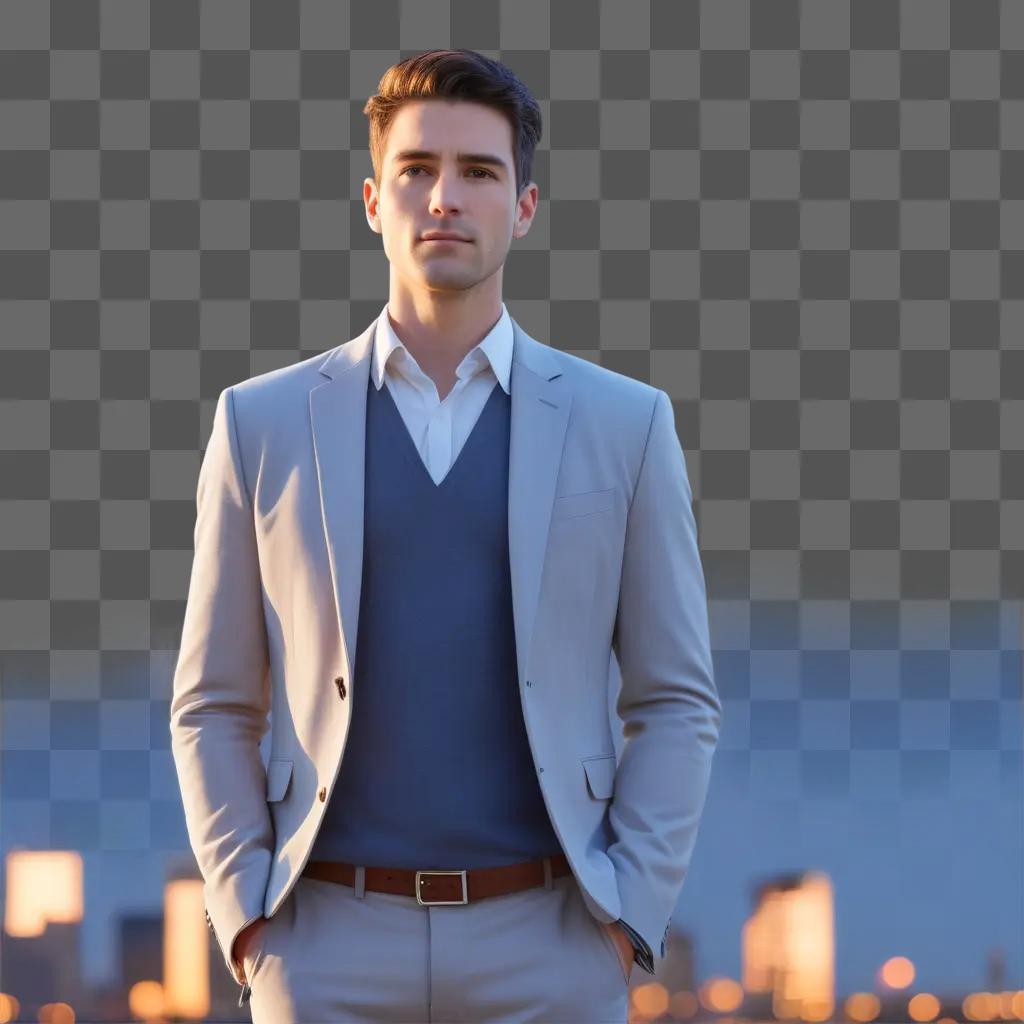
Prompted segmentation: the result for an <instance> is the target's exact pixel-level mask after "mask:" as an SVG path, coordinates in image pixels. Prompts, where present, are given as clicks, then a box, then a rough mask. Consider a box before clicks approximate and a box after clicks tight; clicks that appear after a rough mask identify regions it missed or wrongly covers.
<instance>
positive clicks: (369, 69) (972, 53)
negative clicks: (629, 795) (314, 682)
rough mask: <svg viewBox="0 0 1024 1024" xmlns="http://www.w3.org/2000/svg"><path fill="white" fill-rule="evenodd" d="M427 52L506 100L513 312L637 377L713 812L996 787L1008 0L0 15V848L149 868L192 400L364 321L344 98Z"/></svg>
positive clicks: (180, 599)
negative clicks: (695, 601) (142, 856)
mask: <svg viewBox="0 0 1024 1024" xmlns="http://www.w3.org/2000/svg"><path fill="white" fill-rule="evenodd" d="M581 12H582V13H583V14H588V13H589V16H582V17H581ZM443 46H466V47H470V48H473V49H477V50H481V51H482V52H485V53H487V54H489V55H491V56H495V57H499V58H500V59H502V60H504V61H506V62H507V63H509V64H510V65H511V66H512V67H513V69H514V70H515V71H516V72H517V73H518V74H519V75H520V76H521V77H522V78H523V79H524V80H525V81H526V83H527V84H528V85H529V87H530V88H531V90H532V91H533V92H534V94H535V95H536V97H537V98H538V100H539V101H540V103H541V107H542V110H543V116H544V135H543V138H542V141H541V143H540V146H539V148H538V150H537V153H536V156H535V161H534V167H533V178H534V180H535V181H537V183H538V185H539V186H540V196H541V201H540V207H539V210H538V213H537V217H536V219H535V221H534V224H533V226H532V228H531V230H530V232H529V234H528V235H527V236H526V237H525V238H523V239H519V240H516V241H515V242H514V245H513V249H512V252H511V253H510V256H509V259H508V262H507V264H506V268H505V274H504V296H505V300H506V303H507V305H508V307H509V309H510V311H511V312H512V314H513V316H515V317H516V318H517V319H518V320H519V321H520V323H522V324H523V325H524V327H526V329H527V330H528V331H529V332H530V333H531V334H533V335H534V336H535V337H538V338H539V339H541V340H544V341H548V342H550V343H551V344H552V345H554V346H555V347H557V348H562V349H567V350H570V351H572V352H574V353H575V354H577V355H582V356H584V357H585V358H589V359H594V360H597V361H600V362H601V363H602V364H603V365H605V366H608V367H611V368H612V369H614V370H617V371H619V372H621V373H624V374H627V375H630V376H633V377H637V378H640V379H643V380H647V381H650V382H652V383H654V384H655V385H656V386H658V387H660V388H663V389H664V390H666V391H667V392H668V393H669V394H670V395H671V396H672V398H673V400H674V403H675V410H676V416H677V424H678V429H679V434H680V439H681V441H682V443H683V446H684V449H685V451H686V458H687V464H688V467H689V472H690V479H691V483H692V485H693V491H694V497H695V511H696V514H697V518H698V523H699V528H700V541H701V549H702V553H703V559H704V567H705V572H706V577H707V585H708V597H709V610H710V616H711V628H712V640H713V646H714V651H715V668H716V680H717V683H718V686H719V689H720V691H721V694H722V697H723V703H724V717H723V733H722V737H721V742H720V745H719V750H718V753H717V755H716V757H717V762H716V778H715V780H714V783H713V785H714V787H715V788H717V789H718V790H719V792H718V795H717V796H716V794H715V793H714V792H713V793H712V796H711V800H712V801H714V800H716V799H723V798H725V797H727V796H729V795H730V794H732V795H734V796H738V797H742V798H748V799H750V800H751V801H752V807H753V808H754V811H753V812H752V813H754V814H755V815H756V814H757V813H758V812H757V808H758V807H767V806H770V807H771V809H772V810H771V813H772V815H773V816H774V819H773V820H774V822H775V823H776V827H777V825H778V821H779V818H778V814H779V810H778V808H779V806H780V805H781V804H783V803H786V802H795V801H801V802H806V803H805V805H806V806H811V805H813V802H814V801H819V802H820V805H821V806H831V807H834V806H838V805H841V804H842V803H843V802H844V801H857V800H859V799H861V800H865V801H871V800H876V799H878V798H880V797H881V798H884V802H881V801H880V802H879V804H878V806H879V807H882V808H884V810H881V811H879V812H878V816H876V817H874V818H872V819H871V822H872V824H873V825H874V826H877V827H880V828H882V829H884V828H885V826H886V822H888V823H890V824H891V823H896V822H898V821H900V820H901V819H902V820H909V819H908V818H907V816H908V815H909V816H911V817H912V816H913V813H914V808H915V807H916V806H917V804H916V802H917V801H922V800H923V801H929V800H935V799H936V798H937V799H938V800H940V801H946V800H949V801H955V800H956V799H957V798H958V797H959V798H964V799H967V798H973V797H975V796H977V797H978V798H980V799H986V800H988V799H992V800H1011V801H1018V798H1019V794H1020V787H1021V736H1020V714H1019V712H1020V682H1021V677H1020V667H1021V666H1020V653H1019V652H1020V640H1021V630H1020V623H1021V605H1020V601H1021V598H1022V597H1024V331H1022V323H1024V303H1022V300H1024V4H1021V3H1018V2H1015V0H1005V2H1002V3H999V2H996V0H967V2H959V0H958V2H949V0H947V2H943V0H903V2H895V0H856V2H855V3H850V2H847V0H814V2H813V3H800V2H798V0H757V2H739V0H715V2H707V3H698V2H687V0H651V2H649V3H645V2H641V0H629V2H626V0H622V2H600V3H598V2H593V3H589V2H588V3H582V4H578V3H553V2H552V3H548V2H541V0H515V2H514V3H513V2H509V3H496V2H483V0H472V2H467V0H450V2H436V0H435V2H432V0H423V2H416V3H399V2H397V0H374V2H372V3H369V2H368V3H342V2H335V0H315V2H314V0H302V2H299V3H277V2H268V0H254V2H252V3H250V2H249V0H245V2H241V0H211V2H204V3H203V4H202V5H200V4H199V3H197V0H151V2H148V3H146V2H138V0H102V2H97V0H52V2H50V3H49V4H47V3H46V2H42V0H5V2H4V3H3V4H0V47H3V50H2V52H0V499H2V500H0V652H2V653H0V686H2V698H3V703H2V712H3V714H2V752H0V767H2V780H0V781H2V790H0V795H2V816H3V828H2V843H3V848H4V849H5V850H6V849H9V848H11V847H12V846H18V845H24V846H32V847H43V848H45V847H51V846H52V847H61V848H67V847H71V848H75V849H78V850H81V851H83V852H89V851H125V850H146V851H154V852H156V851H167V852H169V853H170V852H175V851H177V852H181V851H187V837H186V833H185V828H184V818H183V813H182V809H181V801H180V793H179V791H178V788H177V781H176V778H175V773H174V766H173V763H172V760H171V757H170V752H169V735H168V703H169V697H170V687H171V678H172V674H173V669H174V664H175V659H176V654H177V645H178V641H179V637H180V627H181V622H182V616H183V613H184V601H185V595H186V592H187V586H188V576H189V571H190V567H191V562H192V527H193V523H194V514H195V505H194V499H195V484H196V475H197V472H198V468H199V463H200V458H201V454H202V448H203V446H204V445H205V443H206V440H207V438H208V435H209V430H210V425H211V421H212V415H213V410H214V405H215V402H216V398H217V395H218V393H219V392H220V390H221V389H222V388H224V387H226V386H227V385H229V384H231V383H234V382H236V381H240V380H242V379H244V378H247V377H250V376H252V375H254V374H257V373H261V372H263V371H265V370H269V369H272V368H274V367H278V366H282V365H286V364H290V363H293V362H295V361H297V360H299V359H303V358H306V357H307V356H310V355H313V354H316V353H318V352H325V351H326V350H328V349H330V348H331V347H333V346H335V345H338V344H340V343H342V342H344V341H346V340H348V339H349V338H350V337H352V336H354V335H355V334H357V333H359V332H360V331H361V330H363V328H364V327H365V326H366V325H367V324H368V323H369V321H370V319H371V318H372V317H373V316H375V315H376V314H377V312H379V310H380V307H381V305H382V303H383V302H384V301H385V300H386V298H387V286H388V265H387V262H386V258H385V256H384V253H383V250H382V247H381V240H380V236H378V235H375V234H374V233H373V232H372V231H371V230H370V228H369V227H368V225H367V223H366V219H365V215H364V210H363V202H362V182H363V179H364V178H365V177H366V176H367V175H369V174H371V173H372V169H371V164H370V160H369V154H368V151H367V122H366V118H365V116H364V115H363V114H362V107H363V104H364V103H365V100H366V97H367V96H368V95H369V94H371V93H372V92H373V91H375V87H376V83H377V81H378V79H379V76H380V74H381V73H382V72H383V70H384V69H385V68H386V67H387V66H388V65H390V64H392V63H393V62H395V61H397V60H399V59H401V58H403V57H406V56H409V55H411V54H412V53H415V52H419V51H421V50H425V49H430V48H433V47H443ZM227 640H228V638H226V642H227ZM979 778H981V779H982V780H984V782H983V784H982V785H981V786H980V787H979V786H978V785H977V780H978V779H979ZM769 802H770V803H769ZM790 806H792V804H790ZM815 806H817V805H815ZM766 813H767V812H766ZM820 820H821V819H820V817H818V818H817V819H816V820H815V821H813V822H810V823H808V821H807V819H806V818H804V819H794V820H793V821H792V822H788V824H791V825H792V827H793V828H794V829H800V828H801V827H804V826H806V827H811V826H812V825H813V826H814V827H818V826H819V825H820ZM750 826H751V827H752V828H755V829H756V828H757V827H758V825H757V823H756V822H753V821H752V822H750ZM993 838H994V841H995V842H996V843H1000V844H1003V847H1004V848H1005V843H1006V842H1007V841H1009V842H1011V843H1018V842H1019V839H1020V824H1019V814H1018V815H1014V816H1012V817H1004V818H1003V819H1002V824H1000V825H999V826H998V830H997V833H996V835H995V836H994V837H993ZM1011 848H1012V849H1016V848H1017V847H1015V846H1014V847H1011ZM698 855H699V850H698ZM932 881H933V882H934V881H935V879H934V878H932ZM1011 905H1012V904H1011ZM1018 906H1019V903H1018ZM1018 927H1019V925H1018Z"/></svg>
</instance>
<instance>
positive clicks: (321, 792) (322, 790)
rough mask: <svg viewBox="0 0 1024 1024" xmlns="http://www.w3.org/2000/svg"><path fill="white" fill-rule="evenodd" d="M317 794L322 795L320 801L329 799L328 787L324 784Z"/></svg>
mask: <svg viewBox="0 0 1024 1024" xmlns="http://www.w3.org/2000/svg"><path fill="white" fill-rule="evenodd" d="M317 795H318V796H319V797H320V803H323V802H324V801H325V800H326V799H327V787H326V786H324V787H323V788H322V789H321V790H320V792H319V793H318V794H317Z"/></svg>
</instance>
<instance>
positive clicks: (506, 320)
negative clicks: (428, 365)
mask: <svg viewBox="0 0 1024 1024" xmlns="http://www.w3.org/2000/svg"><path fill="white" fill-rule="evenodd" d="M512 341H513V334H512V319H511V317H510V316H509V313H508V310H507V309H506V308H505V303H504V302H503V303H502V304H501V316H500V317H498V320H497V322H496V323H495V324H494V326H493V327H492V328H491V329H490V330H489V331H488V332H487V334H486V335H485V336H484V337H483V339H482V340H481V341H480V342H479V344H477V345H476V346H475V347H474V348H472V349H471V350H470V351H469V352H467V353H466V355H465V357H464V358H463V360H462V362H460V363H459V365H458V367H457V369H456V370H455V373H456V376H457V377H458V380H457V381H456V383H455V386H454V387H453V388H452V389H451V391H449V392H448V394H447V395H445V397H444V401H441V397H440V394H439V393H438V390H437V385H436V384H435V383H434V381H433V379H432V378H431V377H429V376H428V375H427V374H426V373H424V372H423V370H422V369H420V365H419V363H417V362H416V359H415V358H414V357H413V354H412V353H411V352H410V351H409V350H408V349H407V348H406V347H405V345H403V344H402V342H401V340H400V339H399V337H398V335H397V334H395V329H394V328H393V327H392V326H391V318H390V317H389V316H388V305H387V303H385V304H384V308H383V309H382V310H381V311H380V316H379V317H378V318H377V329H376V331H375V332H374V339H373V360H372V362H371V365H370V372H371V373H372V375H373V383H374V385H375V386H376V388H377V390H378V391H379V390H380V388H381V384H382V383H383V382H384V381H386V382H387V386H388V390H389V391H390V392H391V396H392V397H393V398H394V400H395V405H396V406H397V407H398V411H399V412H400V413H401V415H402V419H403V420H404V421H405V426H406V429H407V430H408V431H409V436H410V437H411V438H412V440H413V442H414V443H415V445H416V448H417V450H418V451H419V453H420V458H421V459H422V460H423V464H424V465H425V466H426V467H427V472H428V473H429V474H430V476H431V478H432V479H433V481H434V483H435V484H439V483H440V482H441V481H442V480H443V479H444V478H445V477H446V476H447V475H448V470H450V469H451V468H452V465H453V464H454V463H455V460H456V459H457V458H458V457H459V452H461V451H462V446H463V445H464V444H465V443H466V438H467V437H469V435H470V433H471V432H472V430H473V427H474V425H475V424H476V421H477V419H478V418H479V416H480V413H481V412H482V411H483V407H484V405H486V403H487V399H488V398H489V397H490V394H491V391H492V390H493V388H494V383H495V380H497V382H498V384H500V385H501V386H502V387H503V388H504V389H505V393H506V394H511V391H510V390H509V382H510V379H511V376H512Z"/></svg>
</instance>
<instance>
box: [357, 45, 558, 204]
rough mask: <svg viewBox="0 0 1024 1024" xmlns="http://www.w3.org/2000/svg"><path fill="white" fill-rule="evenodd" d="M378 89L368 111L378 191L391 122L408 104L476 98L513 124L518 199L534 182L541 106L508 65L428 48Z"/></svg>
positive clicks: (387, 73)
mask: <svg viewBox="0 0 1024 1024" xmlns="http://www.w3.org/2000/svg"><path fill="white" fill-rule="evenodd" d="M377 90H378V91H377V94H376V95H374V96H371V97H370V98H369V100H367V102H366V106H365V107H363V113H364V114H366V116H367V117H368V118H369V119H370V159H371V161H372V162H373V177H374V181H375V182H376V185H377V188H378V189H379V188H380V179H381V169H382V164H383V162H384V147H385V143H386V142H387V135H388V129H389V128H390V127H391V122H392V120H393V119H394V116H395V114H396V113H397V111H398V108H399V107H400V106H401V105H402V104H403V103H406V102H408V101H409V100H422V99H452V100H470V101H472V102H475V103H483V104H485V105H486V106H489V107H494V108H495V109H496V110H498V111H500V112H501V113H502V114H504V115H505V117H506V118H508V121H509V124H511V126H512V151H513V156H514V158H515V171H516V196H517V197H518V196H519V195H520V194H521V193H522V191H523V189H524V188H525V187H526V185H527V184H529V182H530V180H531V179H530V172H531V168H532V166H533V151H534V150H535V149H536V148H537V143H538V142H539V141H540V133H541V115H540V106H539V105H538V103H537V101H536V100H535V99H534V98H533V96H532V95H531V93H530V90H529V89H527V87H526V86H525V85H524V84H523V82H522V81H521V80H520V79H519V78H518V77H517V76H516V75H515V73H514V72H513V71H512V70H511V69H510V68H509V67H507V66H506V65H505V64H502V63H501V62H500V61H496V60H492V59H491V58H490V57H485V56H484V55H483V54H482V53H477V52H476V51H475V50H427V51H426V52H425V53H420V54H417V55H416V56H414V57H409V58H407V59H406V60H403V61H401V62H400V63H398V64H394V65H392V66H391V67H390V68H388V69H387V71H385V72H384V74H383V76H381V80H380V82H379V83H378V84H377Z"/></svg>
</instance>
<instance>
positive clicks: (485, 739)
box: [310, 377, 561, 869]
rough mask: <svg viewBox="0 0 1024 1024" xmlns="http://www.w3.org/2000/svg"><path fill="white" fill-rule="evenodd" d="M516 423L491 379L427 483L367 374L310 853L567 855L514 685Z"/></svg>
mask: <svg viewBox="0 0 1024 1024" xmlns="http://www.w3.org/2000/svg"><path fill="white" fill-rule="evenodd" d="M510 423H511V398H510V397H509V395H507V394H506V393H505V391H504V390H503V389H502V387H501V386H500V384H498V383H497V381H495V384H494V389H493V390H492V392H491V394H490V396H489V398H488V399H487V404H486V405H485V406H484V408H483V411H482V412H481V413H480V416H479V418H478V420H477V422H476V424H475V425H474V427H473V430H472V432H471V433H470V435H469V437H468V438H467V439H466V442H465V444H464V446H463V448H462V450H461V451H460V453H459V456H458V458H457V459H456V461H455V464H454V465H453V466H452V468H451V469H450V470H449V472H448V474H447V476H445V477H444V478H443V479H442V481H441V483H440V484H435V483H434V481H433V479H432V478H431V476H430V474H429V473H428V471H427V468H426V466H425V465H424V464H423V461H422V459H421V458H420V454H419V452H418V451H417V449H416V446H415V444H414V443H413V440H412V438H411V437H410V436H409V432H408V430H407V429H406V426H405V422H404V421H403V419H402V416H401V413H400V412H399V410H398V407H397V406H396V405H395V401H394V398H393V396H392V395H391V392H390V391H389V389H388V385H387V383H386V382H385V384H384V385H383V386H382V387H381V389H380V390H379V391H378V390H377V388H376V387H374V385H373V379H372V377H371V378H370V379H369V381H368V384H367V400H366V476H365V492H364V498H365V504H364V527H363V573H362V594H361V597H360V602H359V622H358V639H357V641H356V659H355V666H354V673H353V674H354V678H353V681H352V687H351V689H350V699H351V700H352V723H351V728H350V730H349V734H348V740H347V743H346V749H345V753H344V757H343V760H342V765H341V768H340V769H339V773H338V780H337V785H336V786H335V788H334V791H333V793H332V794H331V799H330V802H329V803H328V805H327V808H326V811H325V816H324V821H323V823H322V826H321V829H320V831H319V833H318V834H317V837H316V841H315V842H314V844H313V850H312V851H311V853H310V857H311V859H314V860H343V861H348V862H351V863H353V864H362V865H367V866H377V867H400V868H423V869H430V868H433V869H458V868H482V867H494V866H497V865H502V864H513V863H518V862H520V861H525V860H536V859H540V858H543V857H547V856H554V855H555V854H557V853H560V852H561V846H560V844H559V842H558V837H557V835H556V833H555V831H554V829H553V827H552V825H551V820H550V818H549V816H548V812H547V808H546V806H545V804H544V797H543V794H542V793H541V790H540V784H539V781H538V778H537V772H536V768H535V767H534V764H533V758H532V756H531V754H530V747H529V740H528V738H527V734H526V727H525V723H524V721H523V711H522V705H521V703H520V696H519V686H518V682H517V672H516V646H515V632H514V628H513V625H514V624H513V616H512V590H511V575H510V570H509V555H508V452H509V428H510ZM337 443H338V444H344V443H345V439H344V438H338V439H337ZM342 571H344V568H343V570H342Z"/></svg>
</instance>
